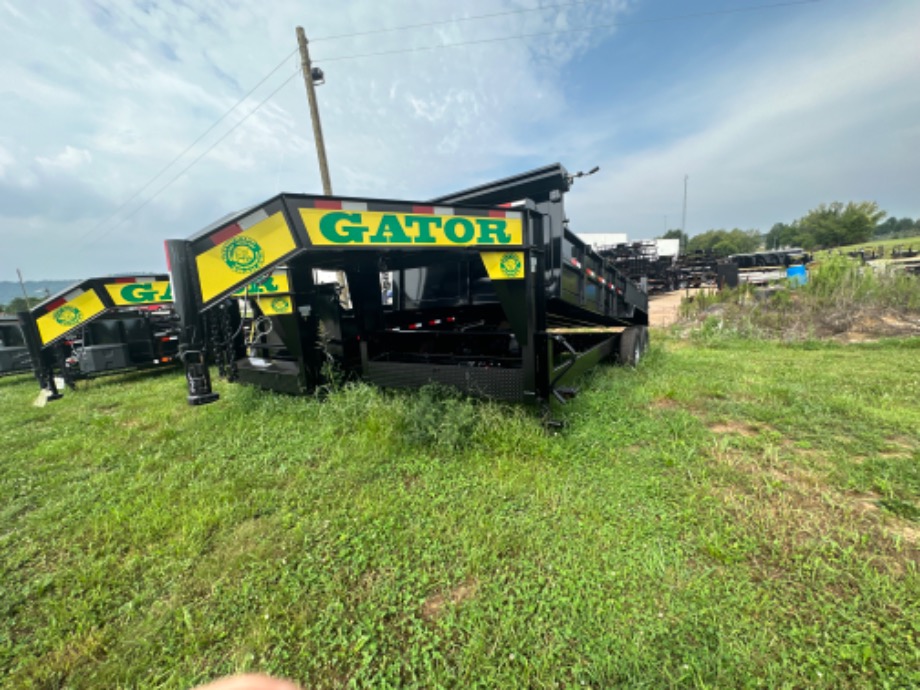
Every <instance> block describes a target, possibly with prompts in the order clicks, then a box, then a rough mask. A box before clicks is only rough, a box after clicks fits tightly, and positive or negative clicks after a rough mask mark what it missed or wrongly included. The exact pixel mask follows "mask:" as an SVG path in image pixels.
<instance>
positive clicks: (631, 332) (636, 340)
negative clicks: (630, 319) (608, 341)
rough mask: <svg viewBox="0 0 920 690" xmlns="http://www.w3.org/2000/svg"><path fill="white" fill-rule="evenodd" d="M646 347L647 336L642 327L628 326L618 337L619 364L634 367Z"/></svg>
mask: <svg viewBox="0 0 920 690" xmlns="http://www.w3.org/2000/svg"><path fill="white" fill-rule="evenodd" d="M647 347H648V335H647V330H646V328H645V327H644V326H630V327H629V328H627V329H626V330H625V331H623V334H622V335H621V336H620V364H622V365H624V366H627V367H636V366H638V365H639V361H640V360H641V359H642V355H643V354H645V350H646V348H647Z"/></svg>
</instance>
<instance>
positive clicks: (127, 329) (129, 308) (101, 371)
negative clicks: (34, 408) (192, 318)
mask: <svg viewBox="0 0 920 690" xmlns="http://www.w3.org/2000/svg"><path fill="white" fill-rule="evenodd" d="M17 317H18V320H19V327H20V330H21V333H22V336H23V340H24V343H25V346H26V348H27V352H28V357H29V358H30V359H31V362H32V365H31V366H32V371H33V372H34V374H35V377H36V378H37V379H38V382H39V385H40V386H41V388H42V390H43V391H45V392H46V397H47V399H49V400H55V399H57V398H60V397H61V393H60V391H59V390H58V383H57V382H56V380H55V379H56V377H58V376H59V377H60V378H61V379H63V382H64V384H65V385H67V386H69V387H71V388H72V387H74V385H75V383H76V382H77V381H78V380H81V379H88V378H94V377H97V376H103V375H106V374H115V373H120V372H125V371H132V370H135V369H146V368H150V367H161V366H163V365H166V364H170V363H173V362H175V361H177V359H176V356H177V353H178V345H179V343H178V340H179V336H178V325H177V323H176V317H175V314H174V312H173V310H172V288H171V286H170V284H169V276H167V275H153V276H135V275H132V276H112V277H108V278H90V279H88V280H84V281H81V282H79V283H75V284H74V285H71V286H70V287H68V288H67V289H66V290H64V291H63V292H61V293H59V294H57V295H54V296H53V297H50V298H48V299H47V300H45V301H44V302H41V303H40V304H38V305H36V306H35V307H33V308H32V309H31V310H30V311H24V312H20V313H19V314H17Z"/></svg>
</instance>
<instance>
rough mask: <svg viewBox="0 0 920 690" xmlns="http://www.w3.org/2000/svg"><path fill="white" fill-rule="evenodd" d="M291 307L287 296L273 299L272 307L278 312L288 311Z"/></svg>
mask: <svg viewBox="0 0 920 690" xmlns="http://www.w3.org/2000/svg"><path fill="white" fill-rule="evenodd" d="M290 308H291V302H290V300H288V298H287V297H275V299H273V300H272V309H273V310H274V311H276V312H280V311H287V310H288V309H290Z"/></svg>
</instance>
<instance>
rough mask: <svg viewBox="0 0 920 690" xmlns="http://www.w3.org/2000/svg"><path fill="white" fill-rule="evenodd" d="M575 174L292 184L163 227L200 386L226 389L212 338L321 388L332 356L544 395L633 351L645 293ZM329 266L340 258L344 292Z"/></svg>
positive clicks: (267, 377)
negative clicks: (207, 221) (170, 233)
mask: <svg viewBox="0 0 920 690" xmlns="http://www.w3.org/2000/svg"><path fill="white" fill-rule="evenodd" d="M571 183H572V177H571V176H569V174H568V173H567V172H566V170H565V169H564V168H563V167H562V166H561V165H551V166H547V167H544V168H540V169H538V170H534V171H532V172H529V173H525V174H522V175H518V176H515V177H511V178H508V179H504V180H499V181H497V182H494V183H491V184H487V185H483V186H480V187H476V188H473V189H468V190H466V191H462V192H458V193H456V194H451V195H448V196H444V197H440V198H437V199H434V200H430V201H421V202H411V201H394V200H381V199H357V198H349V197H325V196H313V195H306V194H281V195H279V196H276V197H274V198H272V199H269V200H268V201H266V202H265V203H263V204H260V205H258V206H255V207H253V208H250V209H248V210H246V211H243V212H240V213H238V214H235V215H233V216H230V217H227V218H226V219H224V220H222V221H220V222H218V223H216V224H214V225H213V226H211V227H209V228H206V229H205V230H203V231H201V232H199V233H198V234H196V235H194V236H193V237H191V238H190V239H187V240H169V241H167V243H166V248H167V256H168V259H169V264H170V275H171V279H172V285H173V289H174V292H175V299H176V304H175V306H176V310H177V312H178V314H179V317H180V320H181V345H180V351H181V357H182V358H183V360H184V362H185V366H186V375H187V380H188V386H189V398H188V399H189V402H190V403H191V404H201V403H205V402H210V401H212V400H214V399H216V397H217V396H216V394H215V393H213V391H212V389H211V381H210V377H209V373H208V368H207V365H206V362H207V360H208V353H209V351H213V350H215V349H218V350H221V351H222V352H227V353H230V354H229V357H230V359H232V361H231V362H227V369H228V370H229V371H230V372H231V376H232V377H233V378H236V379H238V380H240V381H242V382H244V383H249V384H253V385H256V386H260V387H263V388H266V389H271V390H276V391H284V392H288V393H295V394H303V393H309V392H311V391H313V390H315V389H316V388H317V387H318V386H320V385H322V384H323V383H324V381H325V379H324V372H325V371H328V369H327V365H329V364H332V365H334V367H336V368H338V369H339V370H341V371H344V372H346V373H350V374H354V375H356V376H358V377H360V378H362V379H364V380H366V381H369V382H372V383H375V384H378V385H381V386H384V387H417V386H421V385H424V384H426V383H428V382H440V383H444V384H447V385H451V386H455V387H457V388H460V389H462V390H463V391H466V392H468V393H470V394H473V395H479V396H484V397H490V398H496V399H503V400H511V401H521V402H528V403H535V404H543V403H546V402H548V401H549V400H550V399H552V398H555V399H558V400H560V401H564V399H565V398H566V397H568V396H570V395H571V394H573V392H574V391H573V389H571V388H570V382H571V380H572V379H573V378H574V377H575V376H576V375H577V374H579V373H580V372H581V371H583V370H584V369H585V368H586V367H589V366H591V365H593V364H595V363H596V362H598V361H599V360H601V359H603V358H604V357H608V356H610V355H619V357H620V359H621V360H623V361H626V362H629V363H635V362H636V361H637V359H638V358H639V356H640V355H641V353H642V351H643V350H644V348H645V347H646V344H647V331H646V326H647V324H648V300H647V296H646V294H645V293H644V292H642V291H641V290H640V289H639V287H638V286H637V285H636V284H635V283H634V282H632V281H631V280H628V279H627V278H626V277H625V276H624V275H622V274H620V273H619V272H618V271H617V270H616V269H615V268H614V266H613V263H612V262H610V261H605V260H604V259H603V258H602V257H600V256H599V255H598V254H597V253H595V252H594V251H593V250H592V249H591V248H590V246H589V245H588V244H586V243H585V242H583V241H582V240H581V239H579V237H578V236H577V235H576V234H574V232H572V230H570V229H569V227H568V220H567V219H566V216H565V211H564V208H563V197H564V194H565V192H567V191H568V190H569V188H570V185H571ZM322 271H328V272H332V271H336V272H342V273H344V275H345V277H346V280H347V290H348V292H347V295H348V297H347V298H345V296H344V295H343V294H342V293H341V289H340V287H339V286H337V285H336V284H322V283H318V282H317V281H316V280H315V279H314V276H315V275H317V274H318V273H319V272H322ZM253 281H255V282H254V285H252V287H246V286H247V285H251V284H253ZM266 282H267V283H269V285H270V286H273V287H274V288H275V289H274V291H272V290H269V289H267V288H264V286H265V283H266ZM259 285H262V286H263V288H264V289H260V288H258V286H259ZM241 291H242V297H243V298H244V299H243V300H242V301H243V303H244V306H243V310H244V311H245V310H246V309H252V313H251V314H249V315H248V317H249V318H246V317H247V315H246V314H243V315H242V318H241V314H240V313H239V311H238V310H237V309H238V308H237V304H239V302H240V300H239V296H240V295H241ZM234 293H236V295H237V296H236V297H234ZM253 296H255V297H257V298H258V303H257V301H256V300H254V299H252V297H253ZM247 323H248V328H247V327H244V326H242V325H239V324H247ZM215 324H222V325H220V326H216V325H215ZM234 324H237V325H234ZM215 334H216V335H215ZM215 340H216V341H218V342H217V345H215Z"/></svg>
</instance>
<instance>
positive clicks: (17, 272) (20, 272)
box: [16, 268, 29, 309]
mask: <svg viewBox="0 0 920 690" xmlns="http://www.w3.org/2000/svg"><path fill="white" fill-rule="evenodd" d="M16 275H17V276H19V287H20V288H22V296H23V297H25V299H26V309H28V308H29V293H28V292H26V284H25V283H23V282H22V271H20V270H19V269H18V268H17V269H16Z"/></svg>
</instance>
